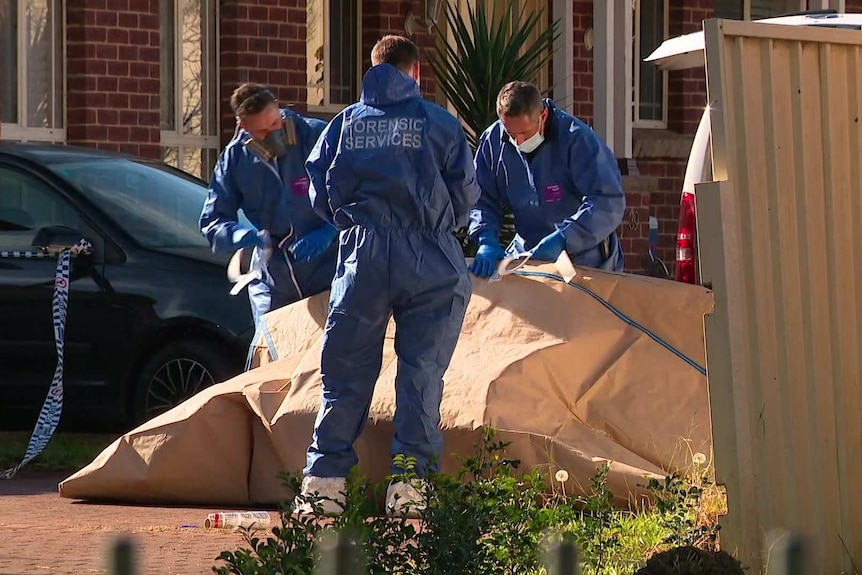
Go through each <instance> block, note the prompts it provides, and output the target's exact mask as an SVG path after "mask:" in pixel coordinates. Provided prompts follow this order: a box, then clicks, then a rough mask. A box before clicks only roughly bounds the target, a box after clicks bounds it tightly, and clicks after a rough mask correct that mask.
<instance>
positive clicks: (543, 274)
mask: <svg viewBox="0 0 862 575" xmlns="http://www.w3.org/2000/svg"><path fill="white" fill-rule="evenodd" d="M513 274H514V275H518V276H524V277H541V278H548V279H553V280H557V281H560V282H562V281H565V280H564V279H563V278H562V277H560V276H558V275H556V274H549V273H546V272H527V271H523V270H518V271H515V272H513ZM568 285H570V286H572V287H574V288H577V289H579V290H581V291H582V292H584V293H585V294H587V295H589V296H591V297H592V298H593V299H594V300H596V301H597V302H599V303H600V304H602V305H603V306H605V307H606V308H607V309H608V310H610V312H611V313H613V314H614V315H615V316H617V317H618V318H620V319H621V320H623V321H624V322H625V323H627V324H628V325H630V326H632V327H633V328H635V329H638V330H640V331H641V332H643V333H644V334H646V335H647V336H648V337H649V338H650V339H652V340H653V341H654V342H656V343H657V344H659V345H660V346H662V347H663V348H665V349H666V350H668V351H669V352H671V353H672V354H674V355H675V356H677V357H678V358H680V359H681V360H683V361H684V362H686V363H687V364H689V365H690V366H691V367H693V368H694V369H696V370H697V371H698V373H700V374H701V375H703V376H706V368H705V367H703V366H701V365H700V364H698V363H697V362H696V361H694V360H693V359H691V358H690V357H688V356H687V355H685V354H684V353H682V352H681V351H679V350H678V349H676V348H675V347H674V346H672V345H671V344H669V343H668V342H666V341H665V340H663V339H662V338H660V337H659V336H657V335H656V334H654V333H653V332H651V331H650V330H648V329H647V328H645V327H644V326H642V325H641V324H639V323H638V322H636V321H635V320H633V319H632V318H630V317H629V316H627V315H626V314H624V313H623V312H621V311H620V310H618V309H617V308H615V307H614V306H612V305H611V304H610V303H608V302H607V301H605V300H604V299H602V298H601V297H600V296H598V295H597V294H596V293H595V292H593V291H592V290H590V289H589V288H586V287H584V286H582V285H580V284H576V283H574V282H568Z"/></svg>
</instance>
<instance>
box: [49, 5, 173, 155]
mask: <svg viewBox="0 0 862 575" xmlns="http://www.w3.org/2000/svg"><path fill="white" fill-rule="evenodd" d="M158 8H159V2H158V1H157V0H68V2H67V4H66V42H67V44H66V69H67V75H68V76H67V78H68V79H67V86H68V89H67V96H66V106H67V128H66V130H67V131H66V134H67V142H68V143H69V144H77V145H86V146H92V147H97V148H104V149H111V150H119V151H122V152H126V153H130V154H137V155H140V156H145V157H150V158H159V157H161V151H160V148H159V137H160V136H159V124H160V122H159V98H160V81H159V14H158Z"/></svg>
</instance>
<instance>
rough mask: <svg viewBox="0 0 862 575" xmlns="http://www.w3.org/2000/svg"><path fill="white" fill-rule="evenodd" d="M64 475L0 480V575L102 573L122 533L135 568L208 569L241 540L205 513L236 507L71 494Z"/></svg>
mask: <svg viewBox="0 0 862 575" xmlns="http://www.w3.org/2000/svg"><path fill="white" fill-rule="evenodd" d="M67 475H68V474H56V473H53V474H46V473H32V472H31V473H25V472H24V471H22V472H21V473H20V474H19V475H16V476H15V478H14V479H11V480H0V575H24V574H27V575H37V574H40V573H41V574H45V575H77V574H88V573H94V574H95V573H107V556H106V552H107V550H108V548H109V546H110V544H111V542H112V541H113V540H114V539H115V538H116V537H117V536H120V535H131V536H132V537H133V538H134V541H135V543H136V556H137V563H138V569H137V575H156V574H159V575H161V574H178V575H179V574H195V573H212V566H213V565H214V564H215V558H216V556H217V555H218V554H219V553H221V552H222V551H225V550H230V549H235V548H236V547H238V546H240V545H242V544H243V541H242V536H241V535H240V534H239V533H235V532H220V531H213V530H208V529H205V528H204V519H205V518H206V516H207V513H212V512H213V511H221V510H224V511H236V510H235V509H219V508H211V509H195V508H183V507H135V506H126V505H95V504H90V503H83V502H76V501H73V500H70V499H63V498H61V497H60V496H59V495H58V493H57V484H58V483H59V482H60V481H61V480H62V479H64V478H65V477H66V476H67ZM271 514H272V518H273V521H277V514H276V513H275V511H274V510H271Z"/></svg>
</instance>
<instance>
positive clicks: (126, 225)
mask: <svg viewBox="0 0 862 575" xmlns="http://www.w3.org/2000/svg"><path fill="white" fill-rule="evenodd" d="M49 167H50V168H51V169H53V170H54V171H55V172H56V173H57V174H58V175H60V176H61V177H63V178H65V179H66V180H67V181H69V182H70V183H72V184H73V185H74V186H75V187H76V188H78V189H79V190H80V191H81V193H82V194H83V195H84V196H85V197H87V198H88V199H89V200H90V201H91V202H93V203H94V204H95V205H97V206H99V207H100V208H102V209H103V210H104V211H105V213H106V214H107V215H108V216H109V217H110V218H112V219H113V220H114V221H115V222H116V223H117V225H118V226H119V227H121V228H122V229H123V230H125V231H126V232H127V233H128V234H129V235H131V236H132V237H133V238H134V239H135V241H136V242H138V243H139V244H140V245H141V246H143V247H147V248H181V247H196V246H200V247H208V246H209V244H208V243H207V241H206V238H204V237H203V235H201V231H200V228H199V225H198V221H199V218H200V213H201V208H203V204H204V201H205V200H206V196H207V188H206V187H205V186H204V185H203V184H201V183H200V182H198V181H196V180H194V179H192V178H186V177H183V176H181V175H178V174H177V173H174V172H173V171H171V170H169V169H167V168H166V167H156V166H155V165H153V164H148V163H145V162H135V161H132V160H126V159H115V158H108V159H101V158H99V159H91V158H88V159H87V160H86V161H81V162H75V163H62V164H52V165H50V166H49Z"/></svg>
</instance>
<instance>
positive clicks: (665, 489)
mask: <svg viewBox="0 0 862 575" xmlns="http://www.w3.org/2000/svg"><path fill="white" fill-rule="evenodd" d="M507 447H508V444H507V443H504V442H501V441H496V440H495V433H494V431H493V430H491V429H489V428H485V429H483V434H482V439H481V442H480V443H479V444H478V445H477V446H476V451H475V454H474V455H472V456H471V457H467V458H464V459H462V460H461V462H460V463H461V467H460V469H459V470H458V472H457V473H455V474H454V475H451V476H450V475H444V474H429V475H428V478H427V489H426V490H425V492H424V494H423V497H424V499H425V501H424V503H425V509H424V510H423V511H422V512H421V517H420V519H418V520H409V519H406V518H403V517H394V518H388V517H385V516H383V515H382V514H381V512H380V509H378V507H377V503H376V502H377V501H379V500H381V499H382V498H383V496H384V494H385V490H386V487H387V485H388V484H389V482H390V481H409V480H411V479H415V477H416V473H415V461H414V460H412V459H410V458H404V457H400V456H399V457H398V458H396V464H397V465H398V466H399V467H401V468H402V470H403V471H402V473H399V474H396V475H392V476H390V477H389V478H387V481H385V482H383V483H381V484H379V485H376V486H374V485H371V484H370V483H369V482H368V481H366V480H365V479H364V478H363V477H362V476H360V475H359V474H358V473H357V472H356V471H355V470H354V471H353V472H351V474H350V476H349V477H348V480H347V486H346V493H345V496H346V503H345V509H344V513H343V514H342V515H340V516H338V517H334V518H327V517H324V516H323V515H322V514H321V513H319V511H320V508H319V505H320V503H321V502H320V501H319V500H317V499H308V501H309V502H310V503H312V504H313V505H317V506H318V507H317V508H318V513H316V514H313V515H305V516H296V515H293V514H292V510H293V501H291V502H290V503H289V504H288V505H286V506H285V507H284V508H283V509H282V512H281V526H279V527H274V528H273V529H272V534H271V535H270V536H267V537H266V538H260V537H258V536H256V535H254V534H253V533H250V532H245V533H244V534H243V535H244V538H245V541H246V543H247V545H248V547H245V548H241V549H237V550H234V551H225V552H223V553H222V554H221V555H219V557H218V558H217V561H218V562H220V563H222V564H221V565H218V566H216V567H213V570H214V571H215V572H216V573H218V574H219V575H229V574H236V575H258V574H264V573H266V574H273V573H283V574H285V575H311V574H312V573H313V572H314V566H315V565H316V564H318V562H319V561H320V547H319V545H318V544H317V542H319V540H320V538H321V536H322V535H323V534H324V533H326V532H328V531H329V530H336V531H338V532H341V533H343V534H346V535H347V536H348V537H349V538H350V540H352V541H355V542H357V543H356V544H357V546H358V549H357V552H358V554H359V556H361V557H363V558H364V559H365V561H366V562H367V564H368V567H367V569H366V571H365V572H366V573H368V575H383V574H386V575H389V574H394V575H399V574H401V575H419V574H421V575H456V574H457V575H509V574H511V575H515V574H517V575H540V574H543V573H545V571H544V568H543V567H542V563H543V561H542V557H543V550H544V549H545V548H546V544H547V542H548V541H549V540H550V539H549V536H555V535H559V534H564V535H568V536H571V537H573V538H574V539H575V541H576V542H577V544H578V546H579V547H580V549H581V560H582V563H583V565H582V567H583V572H584V573H585V574H587V575H591V574H592V575H612V574H613V575H617V574H628V575H631V574H633V573H634V572H635V571H636V570H637V569H638V568H640V567H643V566H644V564H645V561H646V560H647V559H648V558H649V557H650V556H652V555H653V554H655V553H657V552H660V551H665V550H668V549H670V548H671V547H672V546H674V545H691V544H696V545H704V546H706V547H707V548H709V547H710V546H713V545H714V541H715V535H716V531H717V527H716V526H715V525H714V524H707V525H704V524H702V523H700V522H699V519H698V518H699V517H701V512H700V507H701V505H702V501H701V499H702V494H703V489H702V488H701V487H696V488H694V487H693V486H692V485H689V484H688V483H686V482H684V481H682V480H681V479H679V478H678V477H671V478H669V479H668V480H667V481H666V482H664V483H662V482H657V481H652V482H650V484H649V485H648V486H647V487H648V489H649V490H650V491H651V492H652V494H653V497H652V499H654V501H655V502H656V504H655V505H653V506H652V507H650V508H648V509H647V508H644V509H640V510H631V509H618V508H615V507H614V506H613V505H612V503H611V502H612V500H613V494H612V493H611V492H610V491H609V490H608V489H607V486H606V482H607V476H608V471H609V469H610V465H609V464H603V465H601V466H599V468H598V469H597V470H596V473H595V474H594V475H593V477H592V479H591V490H590V491H591V492H590V495H589V496H572V495H566V494H565V493H562V494H560V493H554V492H553V491H557V490H556V489H549V487H551V486H552V483H553V479H552V478H549V477H545V476H544V475H543V474H542V473H541V471H540V470H539V469H532V470H528V471H525V472H522V471H519V462H518V461H517V460H512V459H509V458H508V457H507V456H506V448H507ZM282 479H283V481H284V482H285V485H286V487H287V488H288V490H289V492H290V493H293V494H298V493H299V491H300V484H301V477H300V476H299V475H298V474H293V473H284V474H282ZM304 499H305V498H302V497H300V500H304Z"/></svg>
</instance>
